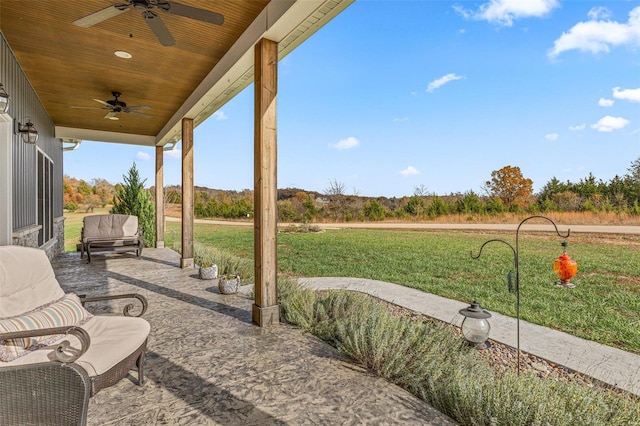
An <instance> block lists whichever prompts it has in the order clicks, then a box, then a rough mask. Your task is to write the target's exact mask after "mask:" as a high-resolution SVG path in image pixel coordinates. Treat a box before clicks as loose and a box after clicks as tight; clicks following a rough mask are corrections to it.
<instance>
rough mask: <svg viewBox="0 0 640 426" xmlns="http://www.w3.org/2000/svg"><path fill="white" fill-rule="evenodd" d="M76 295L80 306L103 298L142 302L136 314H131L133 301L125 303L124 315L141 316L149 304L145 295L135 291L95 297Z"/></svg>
mask: <svg viewBox="0 0 640 426" xmlns="http://www.w3.org/2000/svg"><path fill="white" fill-rule="evenodd" d="M78 297H79V298H80V303H82V306H84V304H85V303H89V302H103V301H105V300H115V299H138V301H140V303H141V304H142V309H141V311H140V313H139V314H138V315H132V314H131V309H133V308H134V305H133V303H128V304H127V305H125V307H124V309H123V310H122V314H123V315H124V316H126V317H141V316H142V315H143V314H144V313H145V312H147V307H148V305H149V304H148V303H147V298H146V297H144V296H143V295H141V294H135V293H131V294H116V295H113V296H97V297H86V296H84V295H78Z"/></svg>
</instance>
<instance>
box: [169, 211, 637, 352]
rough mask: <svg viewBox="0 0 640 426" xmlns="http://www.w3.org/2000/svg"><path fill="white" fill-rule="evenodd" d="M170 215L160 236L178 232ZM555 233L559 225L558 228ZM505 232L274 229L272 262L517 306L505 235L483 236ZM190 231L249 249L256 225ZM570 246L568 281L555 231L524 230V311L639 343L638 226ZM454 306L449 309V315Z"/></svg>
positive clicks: (296, 272)
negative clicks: (559, 267) (560, 281)
mask: <svg viewBox="0 0 640 426" xmlns="http://www.w3.org/2000/svg"><path fill="white" fill-rule="evenodd" d="M179 235H180V225H179V224H177V223H169V224H168V227H167V235H166V238H165V244H166V245H167V246H168V247H171V245H172V244H173V242H174V241H177V242H179V241H180V237H179ZM554 235H555V234H554ZM491 238H503V239H505V240H507V241H508V242H510V243H512V244H514V241H513V240H514V236H513V235H512V234H510V233H478V232H462V231H458V232H451V231H447V232H433V231H397V230H355V229H342V230H327V231H325V232H322V233H316V234H280V235H279V236H278V269H279V270H280V271H281V272H283V273H286V274H290V275H292V276H298V277H299V276H309V277H312V276H338V277H361V278H371V279H377V280H382V281H388V282H392V283H397V284H401V285H405V286H408V287H413V288H417V289H420V290H423V291H427V292H430V293H434V294H438V295H440V296H444V297H448V298H451V299H456V300H461V301H465V302H469V301H471V300H477V301H478V302H480V303H481V304H482V306H484V307H485V308H486V309H489V310H491V311H494V312H500V313H503V314H506V315H510V316H515V315H516V299H515V295H513V294H511V293H509V291H508V286H507V274H508V272H509V271H510V270H512V269H513V255H512V253H511V251H510V250H509V248H508V247H506V246H504V245H502V244H490V245H488V246H486V247H485V249H484V251H483V254H482V257H481V258H480V259H478V260H473V259H471V257H470V251H471V250H473V251H474V253H477V251H478V249H479V248H480V246H481V245H482V243H483V242H484V241H486V240H488V239H491ZM195 239H196V241H200V242H202V243H205V244H209V245H212V246H215V247H218V248H221V249H226V250H229V251H231V252H232V253H234V254H236V255H239V256H243V257H247V258H251V257H252V256H253V228H251V227H233V226H216V225H202V224H197V225H196V226H195ZM569 241H570V246H569V248H568V252H569V254H570V255H571V257H572V258H574V259H575V260H576V261H577V262H578V264H579V271H578V275H577V276H576V278H575V279H574V280H573V281H575V283H576V284H577V287H576V288H574V289H571V290H569V289H564V288H559V287H556V286H554V285H553V283H554V282H555V281H556V279H557V278H556V276H555V274H554V273H553V269H552V263H553V260H554V259H555V258H556V257H557V256H558V255H560V254H561V252H562V250H561V247H560V244H559V243H560V242H561V240H560V239H559V238H558V237H554V236H552V235H549V234H544V233H526V232H523V233H521V235H520V276H521V279H520V281H521V282H520V285H521V290H520V296H521V305H520V306H521V318H522V319H524V320H526V321H530V322H534V323H536V324H541V325H544V326H547V327H551V328H554V329H558V330H563V331H566V332H568V333H571V334H574V335H576V336H580V337H584V338H586V339H590V340H594V341H597V342H600V343H603V344H606V345H610V346H614V347H618V348H621V349H624V350H627V351H631V352H635V353H640V273H639V271H640V239H639V238H638V236H611V235H608V236H604V235H603V236H594V235H583V234H578V235H572V236H571V237H570V239H569ZM453 315H454V313H452V316H453Z"/></svg>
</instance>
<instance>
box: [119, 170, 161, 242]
mask: <svg viewBox="0 0 640 426" xmlns="http://www.w3.org/2000/svg"><path fill="white" fill-rule="evenodd" d="M122 177H123V179H124V184H121V185H117V186H116V188H115V190H116V195H115V197H114V199H113V208H112V209H111V213H119V214H130V215H134V216H138V227H139V228H140V230H141V231H142V239H143V240H144V245H145V246H147V247H154V246H155V245H156V223H155V207H154V204H153V202H152V201H151V194H150V193H149V191H147V190H146V189H145V188H144V183H145V182H146V181H147V180H146V179H144V180H140V175H139V174H138V169H137V167H136V163H133V166H131V168H130V169H129V172H128V174H127V175H123V176H122Z"/></svg>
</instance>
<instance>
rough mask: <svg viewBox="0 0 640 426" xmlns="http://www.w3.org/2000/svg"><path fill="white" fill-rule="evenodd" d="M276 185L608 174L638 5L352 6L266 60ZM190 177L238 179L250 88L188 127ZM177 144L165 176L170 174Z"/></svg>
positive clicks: (624, 137) (634, 111)
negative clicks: (273, 72) (271, 63)
mask: <svg viewBox="0 0 640 426" xmlns="http://www.w3.org/2000/svg"><path fill="white" fill-rule="evenodd" d="M278 72H279V81H278V85H279V86H278V100H277V102H278V116H277V119H278V187H280V188H286V187H297V188H302V189H305V190H313V191H319V192H324V191H325V189H326V188H328V187H329V182H330V181H338V182H341V183H343V184H344V185H345V187H346V188H347V193H352V194H353V193H357V194H359V195H364V196H387V197H394V196H396V197H401V196H403V195H411V194H413V192H414V190H415V188H416V187H418V186H423V187H425V188H426V189H427V190H428V191H429V192H430V193H437V194H440V195H445V194H449V193H454V192H465V191H468V190H473V191H475V192H476V193H482V186H483V184H484V182H485V181H487V180H489V179H490V175H491V171H493V170H497V169H500V168H502V167H504V166H507V165H511V166H518V167H520V169H521V171H522V173H523V175H524V176H525V177H527V178H530V179H532V180H533V182H534V191H538V190H539V189H540V188H541V187H542V186H543V185H544V184H545V183H546V182H548V181H549V180H550V179H551V178H552V177H554V176H555V177H557V178H558V179H560V180H562V181H566V180H570V181H572V182H577V181H578V180H579V179H581V178H584V177H586V176H587V175H588V174H589V173H593V175H594V176H595V177H596V178H599V179H603V180H605V181H608V180H609V179H611V178H612V177H614V176H615V175H624V174H625V173H626V172H627V169H628V167H629V166H630V165H631V162H632V161H634V160H635V159H637V158H639V157H640V2H638V1H627V0H621V1H612V0H600V1H584V0H573V1H561V0H491V1H478V2H476V1H444V0H443V1H434V0H430V1H426V0H422V1H373V0H356V2H355V3H353V4H352V5H351V6H349V7H348V8H347V9H346V10H345V11H344V12H342V13H341V14H340V15H339V16H337V17H336V18H335V19H333V21H331V22H330V23H329V24H327V25H326V26H325V27H323V28H322V29H321V30H320V31H318V32H317V33H316V34H314V35H313V36H312V37H311V38H310V39H309V40H307V41H306V42H305V43H303V44H302V45H301V46H300V47H299V48H298V49H296V50H295V51H294V52H292V53H291V54H289V55H288V56H287V57H286V58H284V59H283V60H281V61H280V65H279V71H278ZM194 141H195V142H194V144H195V148H194V149H195V166H194V167H195V184H196V185H200V186H208V187H210V188H217V189H235V190H241V189H245V188H252V187H253V85H251V86H249V87H248V88H247V89H246V90H244V91H243V92H242V93H240V94H239V95H238V96H237V97H236V98H234V99H233V100H232V101H231V102H229V103H228V104H227V105H225V106H224V107H223V108H222V109H221V110H220V111H218V112H217V113H216V114H215V115H214V116H212V117H210V118H209V119H208V120H207V121H206V122H204V123H203V124H202V125H200V126H199V127H197V128H196V130H195V136H194ZM179 149H180V144H178V145H177V150H176V151H174V152H171V153H166V154H165V185H169V184H179V183H180V176H181V174H180V173H181V172H180V151H179ZM154 155H155V154H154V150H153V148H148V147H136V146H128V145H113V144H105V143H96V142H88V141H86V142H83V144H82V145H81V146H80V148H79V149H78V150H76V151H70V152H66V153H65V158H64V161H65V164H64V168H65V174H67V175H70V176H72V177H75V178H80V179H85V180H87V181H90V180H91V179H93V178H104V179H107V180H108V181H109V182H111V183H116V182H122V175H123V174H124V173H126V171H127V170H128V168H129V167H130V166H131V165H132V163H133V162H134V161H135V162H136V164H137V166H138V168H139V170H140V173H141V175H142V177H143V178H146V179H147V185H149V186H151V185H153V184H154V167H155V166H154V161H155V160H154Z"/></svg>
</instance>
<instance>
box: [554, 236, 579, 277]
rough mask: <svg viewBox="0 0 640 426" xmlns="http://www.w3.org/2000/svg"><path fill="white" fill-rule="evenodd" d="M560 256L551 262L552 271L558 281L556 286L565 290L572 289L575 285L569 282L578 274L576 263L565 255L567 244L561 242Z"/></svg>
mask: <svg viewBox="0 0 640 426" xmlns="http://www.w3.org/2000/svg"><path fill="white" fill-rule="evenodd" d="M561 245H562V254H561V255H560V256H559V257H558V258H557V259H556V260H554V261H553V271H554V272H555V273H556V275H557V276H558V278H560V281H556V285H557V286H560V287H565V288H574V287H575V286H576V285H575V284H573V283H572V282H570V280H571V278H573V276H574V275H575V274H576V272H578V263H577V262H576V261H575V260H573V259H572V258H570V257H569V255H568V254H567V246H568V245H569V243H567V242H566V241H563V242H562V243H561Z"/></svg>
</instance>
